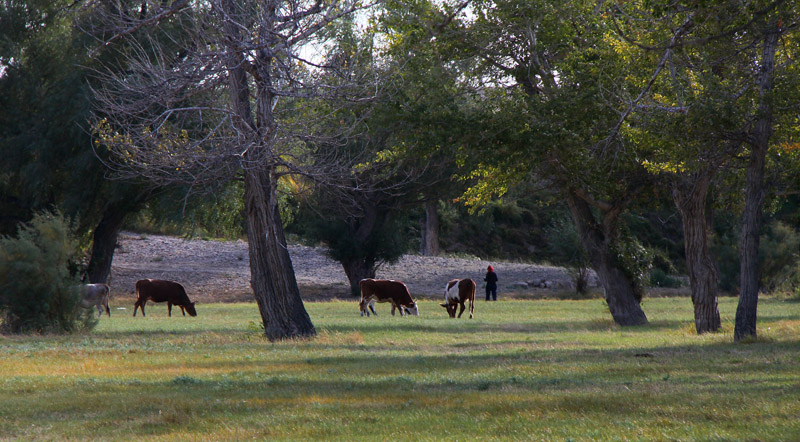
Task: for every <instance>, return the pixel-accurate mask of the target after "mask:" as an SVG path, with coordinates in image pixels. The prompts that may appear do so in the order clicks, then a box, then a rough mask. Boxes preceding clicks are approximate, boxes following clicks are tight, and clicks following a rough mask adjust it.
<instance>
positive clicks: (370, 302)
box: [358, 279, 419, 316]
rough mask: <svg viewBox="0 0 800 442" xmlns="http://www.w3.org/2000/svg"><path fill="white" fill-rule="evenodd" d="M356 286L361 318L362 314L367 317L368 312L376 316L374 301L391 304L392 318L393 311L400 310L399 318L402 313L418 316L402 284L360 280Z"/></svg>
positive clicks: (414, 304) (383, 280)
mask: <svg viewBox="0 0 800 442" xmlns="http://www.w3.org/2000/svg"><path fill="white" fill-rule="evenodd" d="M358 285H359V286H360V287H361V301H360V302H359V303H358V306H359V308H360V309H361V316H364V314H366V315H367V316H369V310H372V313H373V314H374V315H377V314H378V313H376V312H375V307H374V305H375V302H376V301H377V302H391V303H392V316H394V310H395V309H398V310H400V316H403V312H405V313H408V314H409V315H414V316H419V307H418V306H417V303H416V302H415V301H414V300H413V299H411V293H409V292H408V287H406V285H405V284H403V283H402V282H400V281H394V280H391V279H362V280H361V281H360V282H359V283H358ZM367 308H369V310H367Z"/></svg>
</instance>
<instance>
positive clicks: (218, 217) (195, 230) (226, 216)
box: [126, 181, 293, 239]
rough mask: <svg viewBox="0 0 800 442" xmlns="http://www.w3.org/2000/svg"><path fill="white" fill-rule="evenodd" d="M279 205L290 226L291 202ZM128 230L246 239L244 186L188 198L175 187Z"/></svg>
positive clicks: (234, 184)
mask: <svg viewBox="0 0 800 442" xmlns="http://www.w3.org/2000/svg"><path fill="white" fill-rule="evenodd" d="M279 203H280V204H281V217H282V219H283V220H284V223H287V222H286V221H285V220H287V219H288V220H291V219H292V216H293V208H292V206H291V205H290V200H289V199H288V198H281V199H280V200H279ZM184 204H185V206H184ZM284 216H285V217H284ZM126 228H129V229H131V230H134V231H137V232H147V233H159V234H165V235H184V236H189V237H192V236H210V237H213V238H226V239H238V238H242V237H243V236H245V235H246V233H247V225H246V223H245V215H244V185H243V184H242V183H241V182H239V181H232V182H229V183H226V184H225V185H223V186H221V187H220V188H219V189H218V190H217V191H216V192H213V193H209V194H202V195H201V194H193V195H189V196H188V197H187V195H186V189H185V188H182V187H173V188H172V189H169V190H168V191H167V192H165V193H163V194H161V195H159V196H158V197H156V198H152V199H151V200H150V201H149V202H148V203H147V205H146V206H145V208H144V210H143V211H141V212H140V213H139V214H138V215H137V216H136V218H134V219H132V220H129V222H128V224H127V225H126Z"/></svg>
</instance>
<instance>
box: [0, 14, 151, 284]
mask: <svg viewBox="0 0 800 442" xmlns="http://www.w3.org/2000/svg"><path fill="white" fill-rule="evenodd" d="M75 6H76V3H75V2H68V1H58V2H50V1H44V2H41V1H26V2H19V3H18V2H15V1H9V2H4V3H3V4H2V5H0V21H2V22H3V26H2V30H0V34H2V38H1V39H0V40H2V41H3V44H2V45H0V66H2V74H0V150H2V152H3V155H2V157H0V167H1V168H2V170H3V174H2V175H0V194H1V195H2V196H3V197H2V200H0V220H2V222H0V232H2V233H5V234H11V233H13V232H15V231H16V228H17V225H18V224H19V223H21V222H25V221H28V220H30V219H31V218H32V217H33V216H34V214H35V213H37V212H39V211H42V210H51V209H52V208H54V207H57V208H59V209H60V210H61V211H63V213H65V214H66V216H68V217H70V218H73V219H75V220H76V222H77V225H76V234H77V235H78V236H79V237H86V236H88V235H90V236H91V245H92V246H91V252H90V254H89V262H88V267H87V269H86V273H87V276H88V278H89V281H91V282H108V276H109V273H110V270H111V262H112V259H113V253H114V247H115V246H116V240H117V234H118V233H119V230H120V228H121V226H122V223H123V221H124V219H125V217H126V216H127V215H128V214H129V213H132V212H135V211H137V210H138V209H139V208H140V207H141V205H142V204H143V202H144V201H145V200H146V199H147V198H148V197H149V194H150V193H149V191H148V190H147V189H146V188H143V187H142V186H140V185H139V184H138V183H121V182H111V181H108V180H107V179H106V176H105V175H106V170H105V168H104V167H103V166H102V164H101V162H100V161H99V160H98V158H97V157H96V156H95V154H94V152H92V149H91V137H90V134H89V128H88V126H89V120H90V117H91V110H92V104H91V87H90V83H91V81H90V78H89V71H90V70H91V68H92V67H93V66H97V64H98V62H99V61H102V60H105V61H108V60H109V58H108V57H107V54H106V53H105V52H102V51H101V52H100V53H98V54H97V55H96V57H95V58H94V59H90V58H89V57H87V55H86V51H85V45H86V44H87V41H86V40H87V38H86V35H84V34H83V33H81V32H78V31H76V29H75V27H74V26H73V18H75V17H73V16H72V15H71V14H70V12H71V11H72V9H73V8H75ZM77 19H78V20H80V17H77Z"/></svg>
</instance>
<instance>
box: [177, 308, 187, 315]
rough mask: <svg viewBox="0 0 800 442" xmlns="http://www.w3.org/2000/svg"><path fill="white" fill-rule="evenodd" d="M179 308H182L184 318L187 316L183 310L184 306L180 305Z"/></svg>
mask: <svg viewBox="0 0 800 442" xmlns="http://www.w3.org/2000/svg"><path fill="white" fill-rule="evenodd" d="M178 307H180V308H181V313H183V316H186V311H184V310H183V306H182V305H179V306H178Z"/></svg>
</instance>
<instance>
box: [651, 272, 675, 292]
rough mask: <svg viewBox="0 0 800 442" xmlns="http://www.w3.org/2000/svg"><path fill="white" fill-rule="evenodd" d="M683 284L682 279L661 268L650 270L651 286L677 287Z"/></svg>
mask: <svg viewBox="0 0 800 442" xmlns="http://www.w3.org/2000/svg"><path fill="white" fill-rule="evenodd" d="M681 285H682V284H681V280H680V279H678V278H675V277H672V276H669V275H668V274H667V272H665V271H663V270H661V269H659V268H655V269H653V270H652V271H651V272H650V287H666V288H671V289H675V288H678V287H680V286H681Z"/></svg>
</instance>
